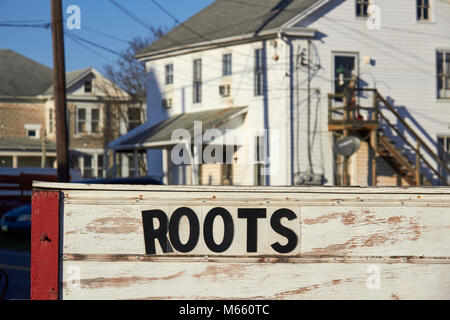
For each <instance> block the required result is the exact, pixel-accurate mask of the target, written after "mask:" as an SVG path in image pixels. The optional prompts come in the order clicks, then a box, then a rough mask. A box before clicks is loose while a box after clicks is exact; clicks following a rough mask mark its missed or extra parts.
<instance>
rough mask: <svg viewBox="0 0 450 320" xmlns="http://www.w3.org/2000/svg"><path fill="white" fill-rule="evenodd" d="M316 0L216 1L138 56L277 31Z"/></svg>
mask: <svg viewBox="0 0 450 320" xmlns="http://www.w3.org/2000/svg"><path fill="white" fill-rule="evenodd" d="M318 1H319V0H216V1H215V2H214V3H212V4H211V5H210V6H208V7H206V8H205V9H203V10H202V11H200V12H199V13H197V14H196V15H194V16H193V17H192V18H190V19H188V20H187V21H185V22H184V23H183V24H184V25H178V26H177V27H175V28H174V29H172V30H171V31H170V32H168V33H167V34H165V35H164V36H162V37H161V38H159V39H157V40H156V41H155V42H153V43H152V44H151V45H150V46H148V47H147V48H145V49H144V50H142V51H141V52H140V53H139V54H138V56H141V55H145V54H150V53H153V52H157V51H161V50H166V49H171V48H175V47H180V46H186V45H191V44H195V43H199V42H205V41H208V40H218V39H224V38H228V37H233V36H239V35H247V34H258V33H260V32H262V31H267V30H271V29H276V28H279V27H281V26H282V25H283V24H285V23H286V22H288V21H289V20H291V19H293V18H294V17H295V16H297V15H299V14H300V13H302V12H303V11H305V10H306V9H308V8H309V7H311V6H312V5H313V4H315V3H316V2H318Z"/></svg>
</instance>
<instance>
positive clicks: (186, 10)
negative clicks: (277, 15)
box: [0, 0, 213, 71]
mask: <svg viewBox="0 0 450 320" xmlns="http://www.w3.org/2000/svg"><path fill="white" fill-rule="evenodd" d="M116 2H117V3H119V4H120V5H122V6H123V7H126V9H127V10H128V11H130V12H131V13H133V14H134V15H135V16H137V17H138V18H139V19H140V20H142V21H144V22H145V23H146V24H148V25H152V26H154V27H158V26H162V27H167V28H169V29H171V28H173V27H174V26H175V21H174V20H173V19H172V18H171V17H169V16H168V15H167V14H166V13H164V12H163V11H161V9H159V8H158V7H157V6H156V5H155V4H153V3H152V1H151V0H116ZM157 2H158V3H159V4H161V5H162V6H163V7H165V8H166V9H167V10H168V11H169V12H170V13H172V14H173V15H174V16H175V17H176V18H177V19H178V20H180V21H184V20H186V19H187V18H189V17H191V16H192V15H194V14H195V13H197V12H198V11H200V10H201V9H203V8H204V7H206V6H208V5H209V4H211V3H212V2H213V0H157ZM62 3H63V15H64V18H68V17H69V14H67V13H66V9H67V7H68V6H70V5H77V6H79V7H80V9H81V30H70V31H68V32H72V33H73V34H74V35H78V36H80V37H83V38H84V39H86V40H89V41H91V42H94V43H97V44H100V45H102V46H104V47H107V48H109V49H111V50H114V51H118V52H120V51H122V50H124V49H125V48H126V47H127V44H126V43H125V42H124V41H129V40H131V39H133V38H134V37H136V36H145V35H147V34H148V33H149V31H148V30H147V29H146V28H145V27H144V26H142V25H140V24H139V23H138V22H136V21H134V20H133V19H131V18H130V17H128V16H127V15H126V14H124V13H123V12H122V11H120V10H119V9H118V8H117V7H116V6H114V5H113V4H112V3H111V2H110V0H63V2H62ZM22 21H23V22H22ZM45 21H48V22H49V21H50V0H0V23H9V22H15V23H25V24H30V23H40V22H45ZM92 30H94V31H96V32H97V33H96V32H94V31H92ZM98 32H100V33H104V34H108V35H111V36H114V37H116V38H118V39H120V40H122V41H119V40H116V39H112V38H108V37H106V36H103V35H101V34H99V33H98ZM85 46H87V47H89V48H90V51H89V50H88V49H86V48H84V47H82V46H80V45H79V44H77V43H76V42H74V41H73V40H71V39H69V38H67V37H65V49H66V69H67V71H72V70H77V69H81V68H86V67H89V66H92V67H94V68H96V69H97V70H99V71H102V69H103V66H104V65H105V64H107V63H114V61H115V60H116V59H117V56H115V55H114V54H112V53H109V52H107V51H104V50H102V49H99V48H96V47H93V46H91V45H89V44H85ZM0 49H11V50H14V51H16V52H18V53H20V54H22V55H24V56H27V57H29V58H31V59H33V60H36V61H38V62H40V63H42V64H45V65H47V66H49V67H52V63H53V62H52V47H51V31H50V29H44V28H28V27H5V26H0Z"/></svg>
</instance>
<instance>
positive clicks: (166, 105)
mask: <svg viewBox="0 0 450 320" xmlns="http://www.w3.org/2000/svg"><path fill="white" fill-rule="evenodd" d="M162 105H163V107H164V108H172V99H171V98H167V99H163V100H162Z"/></svg>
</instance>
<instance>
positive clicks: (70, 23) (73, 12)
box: [66, 4, 81, 30]
mask: <svg viewBox="0 0 450 320" xmlns="http://www.w3.org/2000/svg"><path fill="white" fill-rule="evenodd" d="M66 13H67V14H68V15H69V16H68V17H67V19H66V26H67V28H68V29H70V30H74V29H78V30H79V29H81V9H80V7H79V6H77V5H75V4H72V5H70V6H68V7H67V9H66Z"/></svg>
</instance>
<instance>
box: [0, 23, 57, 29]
mask: <svg viewBox="0 0 450 320" xmlns="http://www.w3.org/2000/svg"><path fill="white" fill-rule="evenodd" d="M51 25H52V24H51V23H40V24H16V23H0V27H18V28H44V29H49V28H50V27H51Z"/></svg>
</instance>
